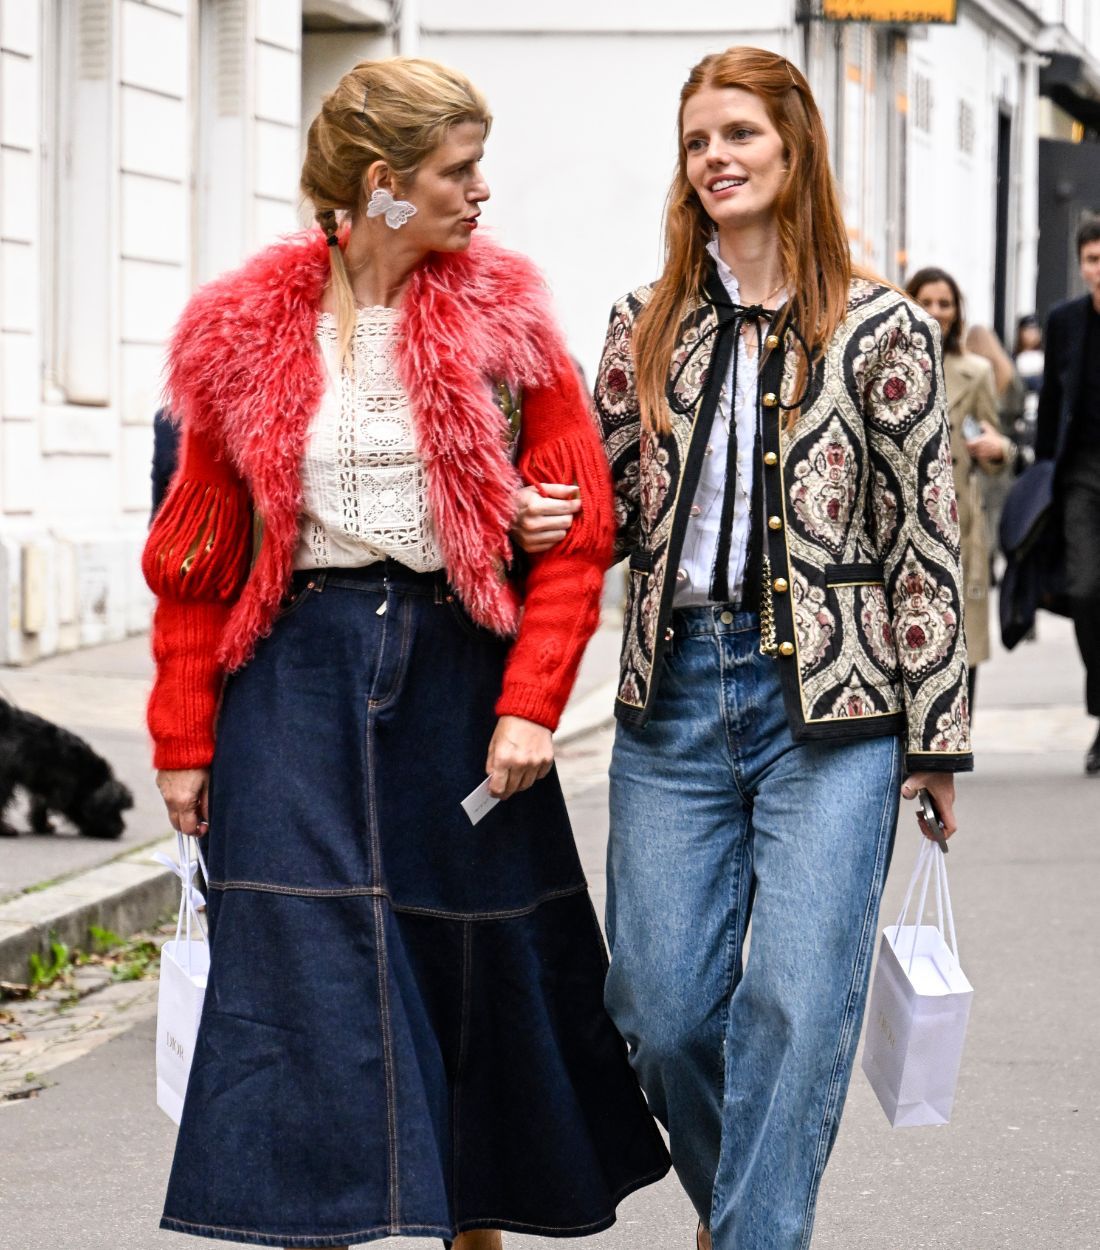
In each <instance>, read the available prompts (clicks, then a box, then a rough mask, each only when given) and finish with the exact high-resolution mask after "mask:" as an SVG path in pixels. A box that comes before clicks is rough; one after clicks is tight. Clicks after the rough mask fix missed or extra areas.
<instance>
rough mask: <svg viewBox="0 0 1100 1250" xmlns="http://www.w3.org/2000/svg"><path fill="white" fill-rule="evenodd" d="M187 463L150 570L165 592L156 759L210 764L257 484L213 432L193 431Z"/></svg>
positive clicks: (145, 563)
mask: <svg viewBox="0 0 1100 1250" xmlns="http://www.w3.org/2000/svg"><path fill="white" fill-rule="evenodd" d="M180 451H181V455H180V467H179V470H178V472H177V473H176V476H175V478H174V479H173V482H172V486H171V488H170V490H169V492H168V496H167V498H166V499H165V501H164V504H163V505H162V507H161V509H160V511H159V512H158V513H157V515H156V518H155V520H154V521H153V525H152V527H151V529H150V531H149V537H148V539H147V540H146V544H145V552H144V555H143V557H142V572H143V573H144V574H145V580H146V581H147V582H148V584H149V588H150V589H151V590H152V592H153V593H154V595H156V597H157V606H156V611H155V612H154V614H153V659H154V661H155V664H156V674H155V677H154V680H153V690H152V693H151V694H150V696H149V705H148V711H147V719H148V725H149V732H150V734H151V735H152V738H153V764H154V767H156V768H168V769H177V768H206V767H207V766H208V765H209V764H210V761H211V760H212V758H213V755H214V719H215V716H216V714H217V707H218V700H219V698H220V696H221V687H222V678H223V673H222V669H221V665H220V664H219V662H218V658H217V652H218V644H219V642H220V640H221V637H222V633H223V631H224V629H225V623H226V621H227V619H228V617H229V612H230V608H231V606H232V604H233V602H234V601H235V600H236V598H237V596H238V595H239V593H240V589H241V586H242V585H243V583H244V580H245V578H246V577H247V575H248V565H249V558H250V555H251V531H252V518H251V508H250V504H249V499H248V492H247V490H246V488H245V486H244V484H243V483H242V481H241V480H240V478H239V477H238V476H237V474H236V472H235V471H234V470H233V468H232V467H231V465H230V464H229V463H228V461H227V460H225V459H224V458H221V457H219V455H218V453H217V451H216V449H215V447H214V446H213V444H212V443H211V441H210V439H209V438H208V437H207V436H206V435H205V434H202V433H200V432H198V431H195V430H188V431H186V432H185V434H184V437H183V440H182V444H181V449H180Z"/></svg>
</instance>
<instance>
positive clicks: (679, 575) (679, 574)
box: [676, 569, 688, 586]
mask: <svg viewBox="0 0 1100 1250" xmlns="http://www.w3.org/2000/svg"><path fill="white" fill-rule="evenodd" d="M687 579H688V575H687V569H677V570H676V580H677V581H678V582H679V583H680V585H681V586H682V585H683V584H684V582H686V581H687Z"/></svg>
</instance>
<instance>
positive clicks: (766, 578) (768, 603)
mask: <svg viewBox="0 0 1100 1250" xmlns="http://www.w3.org/2000/svg"><path fill="white" fill-rule="evenodd" d="M764 541H765V542H767V541H768V540H767V538H765V539H764ZM760 654H761V655H772V656H774V655H778V654H779V643H778V642H777V640H776V637H775V602H774V601H773V599H772V562H771V560H769V559H768V554H767V552H765V553H764V557H763V559H762V561H761V564H760Z"/></svg>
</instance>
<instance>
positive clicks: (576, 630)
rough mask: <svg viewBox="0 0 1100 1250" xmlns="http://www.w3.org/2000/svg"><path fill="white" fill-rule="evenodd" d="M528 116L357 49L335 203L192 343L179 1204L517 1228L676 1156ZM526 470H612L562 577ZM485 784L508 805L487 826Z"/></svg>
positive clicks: (263, 1222)
mask: <svg viewBox="0 0 1100 1250" xmlns="http://www.w3.org/2000/svg"><path fill="white" fill-rule="evenodd" d="M489 123H490V117H489V113H488V110H487V106H486V104H485V101H484V99H483V98H482V96H481V95H480V93H479V92H478V91H477V90H476V89H475V88H474V87H473V86H472V85H471V84H470V83H469V82H468V81H467V80H466V79H465V78H464V77H463V76H462V75H460V74H458V73H456V72H455V71H453V70H449V69H446V68H444V67H443V66H440V65H437V64H435V63H434V62H431V61H422V60H411V59H405V58H399V59H393V60H388V61H376V62H370V61H366V62H363V63H362V64H360V65H358V66H356V68H355V69H353V70H352V71H351V72H350V73H348V74H346V75H345V76H344V77H343V78H342V79H341V80H340V82H339V83H338V84H337V86H336V89H335V90H334V91H333V92H332V93H331V94H330V95H328V96H327V97H326V98H325V100H324V103H323V105H322V108H321V112H320V114H319V115H318V116H317V117H316V118H315V120H314V121H313V124H312V125H311V127H310V130H309V136H308V141H307V148H306V156H305V163H304V166H303V170H302V179H301V188H302V192H303V194H304V195H305V197H306V198H307V199H308V200H309V201H310V202H311V203H312V205H313V207H314V209H315V215H316V220H317V222H318V223H319V224H320V227H321V228H320V229H313V230H310V231H308V232H305V233H303V234H301V235H298V236H296V237H294V238H291V239H289V240H283V241H281V242H280V243H278V244H276V245H274V246H273V247H271V248H269V249H267V250H266V251H264V252H263V253H261V254H260V255H259V256H258V257H256V258H254V259H253V260H251V261H250V262H249V263H248V264H246V265H245V266H244V267H243V268H242V269H241V270H239V271H238V272H236V273H233V274H230V275H228V276H226V277H224V278H221V279H219V280H217V281H216V282H213V283H211V284H209V285H208V286H206V287H204V288H203V289H202V290H201V291H199V292H198V294H196V295H195V296H194V297H193V298H192V300H191V302H190V303H189V304H188V306H187V309H186V311H185V312H184V314H183V317H182V319H181V321H180V323H179V326H178V328H177V330H176V332H175V336H174V339H173V341H172V344H171V349H170V363H169V386H168V400H169V404H170V407H171V411H172V412H173V413H174V414H177V415H178V416H179V418H180V419H181V421H182V427H183V446H182V455H181V467H180V469H179V471H178V473H177V474H176V476H175V478H174V480H173V483H172V486H171V489H170V491H169V494H168V497H167V499H166V501H165V502H164V504H163V506H162V508H161V510H160V512H159V513H158V515H157V518H156V520H155V522H154V525H153V528H152V531H151V534H150V538H149V541H148V545H147V548H146V554H145V562H144V567H145V572H146V576H147V578H148V580H149V583H150V585H151V587H152V588H153V590H154V591H155V593H156V594H157V596H158V599H159V602H158V606H157V611H156V617H155V625H154V635H153V651H154V655H155V656H156V660H157V675H156V682H155V685H154V689H153V694H152V697H151V701H150V707H149V725H150V729H151V731H152V735H153V739H154V744H155V761H156V766H157V767H158V769H159V770H160V771H159V772H158V784H159V786H160V789H161V792H162V794H163V795H164V798H165V801H166V804H167V807H168V811H169V815H170V819H171V821H172V824H173V825H174V826H175V827H176V828H177V829H179V830H181V831H182V832H183V833H186V834H204V833H207V832H208V838H207V842H208V845H207V864H208V865H209V868H210V887H211V888H210V900H209V915H210V929H211V939H212V941H211V951H212V966H211V972H210V981H209V988H208V989H207V993H206V1002H205V1007H204V1011H203V1017H202V1024H201V1029H200V1033H199V1037H198V1042H197V1045H196V1049H195V1054H194V1061H193V1064H192V1068H191V1074H190V1084H189V1087H188V1094H187V1101H186V1105H185V1107H184V1112H183V1121H182V1125H181V1128H180V1136H179V1141H178V1144H177V1149H176V1155H175V1161H174V1163H173V1168H172V1175H171V1179H170V1182H169V1189H168V1195H167V1199H166V1204H165V1215H164V1219H163V1221H162V1226H163V1227H165V1228H170V1229H173V1230H176V1231H180V1232H186V1233H192V1234H197V1235H200V1236H215V1237H220V1236H222V1235H229V1236H231V1237H232V1239H233V1240H236V1241H242V1242H249V1243H252V1244H257V1245H281V1246H287V1247H299V1246H301V1247H304V1246H320V1245H324V1246H344V1247H346V1246H347V1245H348V1243H350V1242H356V1243H358V1242H362V1241H368V1240H373V1239H374V1238H377V1237H379V1236H417V1237H437V1238H442V1239H443V1240H444V1241H445V1242H446V1243H447V1244H448V1245H449V1244H451V1242H452V1241H453V1242H454V1245H455V1247H456V1250H489V1248H491V1247H499V1246H500V1233H499V1232H498V1231H494V1230H499V1229H501V1228H519V1229H522V1230H524V1231H525V1232H529V1233H532V1234H544V1235H561V1236H567V1235H579V1234H580V1233H587V1232H592V1231H595V1230H597V1229H601V1228H604V1227H605V1226H607V1225H609V1224H610V1223H612V1221H613V1220H614V1218H615V1208H616V1205H617V1204H618V1202H619V1201H620V1199H621V1198H622V1197H623V1196H624V1195H625V1194H627V1193H629V1192H630V1191H631V1190H633V1189H635V1188H637V1187H638V1186H640V1185H643V1184H646V1183H648V1182H650V1181H653V1180H656V1179H657V1178H659V1177H660V1176H662V1175H663V1174H664V1172H665V1171H666V1170H667V1167H668V1158H667V1154H666V1152H665V1150H664V1146H663V1144H662V1142H661V1139H660V1135H659V1133H658V1131H657V1128H656V1125H655V1124H654V1122H653V1120H652V1118H651V1116H650V1114H649V1112H648V1110H647V1108H646V1106H645V1102H644V1099H643V1097H642V1095H641V1092H640V1090H639V1088H638V1085H637V1082H636V1079H635V1077H634V1075H633V1073H632V1072H631V1070H630V1067H629V1064H628V1061H627V1057H626V1049H625V1046H624V1045H623V1043H622V1040H621V1038H620V1037H619V1036H618V1034H617V1033H616V1032H615V1030H614V1028H613V1026H612V1024H611V1021H610V1020H609V1018H608V1016H607V1014H606V1012H605V1010H604V1007H603V1002H602V995H603V982H604V974H605V968H606V961H605V952H604V949H603V946H602V942H601V939H600V935H599V931H598V928H597V927H596V925H595V923H594V921H593V917H592V907H591V902H590V900H589V897H588V892H587V887H586V885H585V881H584V876H583V873H582V870H581V866H580V862H579V859H578V856H577V851H576V848H575V846H574V843H573V838H572V833H571V830H570V827H569V821H568V817H567V814H566V811H565V806H564V803H563V800H562V795H561V789H560V786H559V784H558V781H557V777H556V775H555V774H554V773H553V771H552V761H553V747H552V739H551V734H552V731H553V729H554V728H555V726H556V725H557V722H558V718H559V715H560V713H561V710H562V707H563V705H564V703H565V700H566V697H567V695H568V693H569V689H570V687H571V685H572V683H573V679H574V676H575V673H576V669H577V665H578V663H579V660H580V656H581V653H582V651H583V649H584V645H585V643H586V641H587V639H588V638H589V636H590V635H591V633H592V630H593V628H594V627H595V625H596V623H597V620H598V616H599V605H600V591H601V586H602V571H603V567H604V565H605V564H606V562H607V559H608V557H609V555H610V549H611V534H612V518H611V495H610V488H609V483H608V480H607V466H606V462H605V460H604V457H603V454H602V451H601V447H600V443H599V438H598V435H597V432H596V430H595V428H594V425H593V422H592V419H591V415H590V412H589V409H588V406H587V403H586V400H585V397H584V395H583V394H582V392H581V390H580V386H579V383H578V380H577V375H576V371H575V369H574V367H573V365H572V362H571V361H570V359H569V356H568V354H567V352H566V350H565V346H564V343H563V341H562V338H561V335H560V332H559V331H558V330H557V329H556V327H555V325H554V323H553V320H552V318H551V315H550V312H549V309H548V306H547V299H546V294H545V290H544V286H543V283H542V281H541V279H540V277H539V275H538V274H537V272H536V271H535V270H534V268H533V267H532V266H531V264H530V263H529V262H528V261H527V260H525V259H524V258H523V257H521V256H518V255H516V254H515V253H512V252H506V251H504V250H503V249H501V248H500V247H498V246H497V245H495V244H493V243H490V242H488V241H482V240H480V239H475V238H474V237H473V236H474V230H475V228H476V226H477V219H478V216H479V213H480V211H481V205H482V203H483V202H484V201H485V200H486V199H488V196H489V189H488V187H487V185H486V183H485V179H484V177H483V175H482V173H481V165H480V162H481V159H482V151H483V145H484V141H485V138H486V135H487V133H488V129H489ZM338 214H341V215H342V219H341V217H338ZM521 413H522V421H521V419H520V416H521ZM513 453H515V467H514V465H513ZM517 470H518V472H517ZM520 474H521V475H523V477H524V478H525V479H526V480H528V481H540V480H544V479H547V480H550V481H553V480H555V479H557V478H563V479H564V480H566V481H569V482H573V483H576V484H578V486H579V487H580V488H581V490H582V493H583V499H584V506H583V509H582V511H581V512H579V513H578V514H577V515H576V518H575V519H574V521H573V524H572V526H571V529H570V533H569V541H568V543H564V544H559V545H558V546H557V547H556V548H555V549H554V550H553V551H551V552H548V553H546V554H544V555H542V556H536V557H533V558H532V559H531V560H530V562H529V565H528V568H527V573H526V580H525V586H524V590H523V595H522V605H521V601H520V592H519V589H518V587H517V586H516V585H515V584H514V583H513V582H512V581H510V580H509V579H508V578H507V576H506V568H507V564H508V561H509V558H510V554H511V553H510V545H509V538H508V528H509V524H510V523H511V521H512V519H513V516H514V510H515V493H516V488H517V486H518V484H519V480H520V478H519V475H520ZM254 519H255V523H254ZM521 606H522V617H521V615H520V610H521ZM517 625H518V636H517V637H516V640H515V642H514V643H511V644H510V642H509V639H510V637H511V636H512V635H513V633H515V631H516V629H517ZM227 674H228V676H227ZM486 753H487V757H488V758H486ZM486 774H488V777H486ZM479 781H482V782H485V783H487V784H488V792H489V793H488V795H487V796H485V799H486V800H487V799H488V798H489V797H495V798H497V799H504V800H506V801H505V802H503V803H501V804H499V805H498V806H496V807H493V808H492V810H484V809H483V810H482V812H481V815H482V817H483V818H482V819H481V820H480V823H478V824H477V825H476V827H475V825H473V824H472V823H471V819H468V818H467V816H466V814H465V812H464V811H463V810H462V808H461V807H460V802H461V801H462V800H463V799H464V798H465V797H466V796H467V795H468V793H469V791H470V790H471V789H473V788H474V787H475V786H477V783H478V782H479Z"/></svg>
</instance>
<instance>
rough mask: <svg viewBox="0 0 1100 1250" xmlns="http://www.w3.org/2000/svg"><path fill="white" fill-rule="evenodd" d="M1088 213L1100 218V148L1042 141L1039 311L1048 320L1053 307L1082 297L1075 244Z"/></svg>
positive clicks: (1093, 145) (1037, 294) (1037, 299)
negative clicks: (1072, 298) (1099, 215)
mask: <svg viewBox="0 0 1100 1250" xmlns="http://www.w3.org/2000/svg"><path fill="white" fill-rule="evenodd" d="M1089 212H1093V213H1097V212H1100V143H1095V142H1089V141H1088V140H1087V139H1086V140H1085V141H1084V142H1082V143H1068V142H1065V141H1063V140H1060V139H1041V140H1040V141H1039V280H1038V288H1037V290H1036V293H1035V311H1036V312H1037V313H1038V314H1039V316H1040V317H1042V318H1044V320H1045V318H1046V315H1047V313H1048V312H1050V310H1051V308H1053V307H1054V305H1055V304H1057V303H1059V302H1060V301H1061V300H1064V299H1069V298H1071V297H1072V296H1074V295H1080V294H1082V293H1083V292H1084V289H1085V288H1084V286H1083V285H1082V283H1081V277H1080V274H1079V273H1078V270H1077V248H1076V242H1075V240H1076V235H1077V227H1078V226H1079V225H1080V223H1081V218H1082V217H1083V216H1084V215H1085V214H1086V213H1089Z"/></svg>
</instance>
